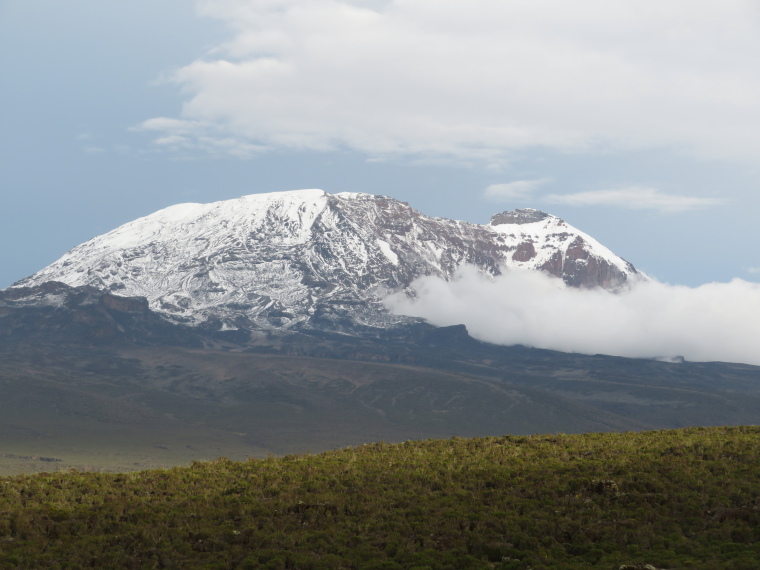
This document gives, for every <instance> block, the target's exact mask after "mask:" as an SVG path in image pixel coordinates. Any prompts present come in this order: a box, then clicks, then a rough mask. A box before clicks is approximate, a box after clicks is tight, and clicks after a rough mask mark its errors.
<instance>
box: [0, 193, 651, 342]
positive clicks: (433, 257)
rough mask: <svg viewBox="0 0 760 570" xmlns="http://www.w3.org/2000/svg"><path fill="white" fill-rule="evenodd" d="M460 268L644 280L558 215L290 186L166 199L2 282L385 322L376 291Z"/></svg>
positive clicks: (200, 317) (240, 317)
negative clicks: (488, 213) (207, 198)
mask: <svg viewBox="0 0 760 570" xmlns="http://www.w3.org/2000/svg"><path fill="white" fill-rule="evenodd" d="M464 264H471V265H474V266H476V267H478V268H479V269H480V270H481V271H483V272H487V273H490V274H492V275H497V274H499V273H501V272H502V271H505V270H509V269H511V268H527V269H536V270H541V271H545V272H547V273H549V274H551V275H554V276H556V277H559V278H561V279H562V280H563V281H564V282H565V283H566V284H567V285H569V286H573V287H603V288H606V289H609V290H618V289H620V288H622V287H625V286H626V284H627V283H628V282H630V281H632V280H634V281H635V280H640V279H646V276H645V275H643V274H642V273H640V272H638V271H637V270H636V269H635V268H634V267H633V266H632V265H631V264H630V263H628V262H627V261H625V260H623V259H621V258H620V257H618V256H616V255H615V254H613V253H612V252H611V251H610V250H608V249H607V248H605V247H604V246H602V245H601V244H600V243H598V242H597V241H596V240H594V239H593V238H591V237H590V236H588V235H586V234H584V233H583V232H581V231H579V230H577V229H575V228H573V227H572V226H570V225H569V224H567V223H565V222H564V221H563V220H561V219H559V218H557V217H555V216H552V215H549V214H546V213H544V212H539V211H538V210H527V209H526V210H516V211H514V212H502V213H500V214H496V215H495V216H493V218H492V219H491V223H490V224H489V225H478V224H472V223H467V222H461V221H455V220H449V219H445V218H430V217H427V216H425V215H423V214H421V213H420V212H418V211H416V210H414V209H412V208H411V207H409V205H408V204H406V203H404V202H399V201H397V200H394V199H392V198H388V197H386V196H374V195H370V194H360V193H340V194H328V193H327V192H324V191H322V190H298V191H292V192H278V193H270V194H254V195H250V196H243V197H241V198H237V199H234V200H226V201H221V202H214V203H211V204H179V205H176V206H171V207H169V208H165V209H163V210H160V211H158V212H155V213H154V214H151V215H149V216H146V217H144V218H139V219H137V220H134V221H132V222H129V223H127V224H124V225H122V226H120V227H118V228H116V229H115V230H113V231H111V232H108V233H106V234H104V235H101V236H98V237H96V238H93V239H91V240H90V241H87V242H85V243H83V244H81V245H79V246H77V247H75V248H74V249H72V250H71V251H70V252H68V253H66V254H65V255H64V256H63V257H61V258H60V259H59V260H58V261H56V262H55V263H53V264H51V265H49V266H48V267H46V268H44V269H42V270H41V271H39V272H37V273H35V274H34V275H31V276H30V277H27V278H25V279H22V280H21V281H19V282H17V283H16V284H14V285H13V287H33V286H37V285H41V284H43V283H46V282H49V281H59V282H63V283H65V284H68V285H71V286H90V287H94V288H96V289H100V290H102V291H107V292H110V293H113V294H117V295H123V296H129V297H134V296H138V297H145V298H146V299H147V300H148V303H149V305H150V307H151V309H153V310H154V311H157V312H158V313H159V314H161V315H162V316H163V317H165V318H167V319H168V320H170V321H173V322H177V323H185V324H191V325H204V326H206V327H210V328H212V329H214V330H231V329H252V330H257V329H258V330H283V329H291V330H297V329H299V328H308V329H324V330H338V331H348V330H350V329H351V328H352V327H354V326H357V325H359V326H361V325H366V326H372V327H388V326H391V325H393V324H395V323H398V322H403V321H404V320H405V317H398V316H393V315H390V314H389V313H388V312H387V311H386V310H385V309H384V308H383V305H382V299H383V298H384V296H385V295H386V294H387V293H388V292H390V291H396V290H399V289H404V288H406V287H408V286H409V285H410V284H411V283H412V281H413V280H414V279H415V278H417V277H420V276H424V275H436V276H440V277H443V278H444V279H449V278H450V277H452V276H453V274H454V273H455V271H456V270H457V269H458V268H460V267H461V266H462V265H464Z"/></svg>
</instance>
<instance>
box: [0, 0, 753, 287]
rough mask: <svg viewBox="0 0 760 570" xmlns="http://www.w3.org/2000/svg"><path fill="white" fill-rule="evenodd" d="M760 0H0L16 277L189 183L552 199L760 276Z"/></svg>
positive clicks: (8, 261)
mask: <svg viewBox="0 0 760 570" xmlns="http://www.w3.org/2000/svg"><path fill="white" fill-rule="evenodd" d="M757 61H760V4H759V3H758V2H756V1H755V0H723V1H722V2H714V1H713V0H670V1H669V2H661V1H659V0H636V1H631V0H576V1H575V2H572V3H568V2H564V1H562V0H509V1H503V2H493V1H492V0H468V1H467V2H464V1H462V0H436V1H435V2H432V1H430V0H308V1H306V0H198V1H192V0H161V1H160V2H156V1H147V0H132V1H130V2H102V1H97V0H69V1H67V2H65V3H63V2H56V1H50V0H48V1H46V0H35V1H29V0H0V77H2V88H0V120H1V121H2V122H1V123H0V188H1V190H0V197H1V198H2V203H1V204H2V205H0V239H1V240H2V247H1V248H0V288H2V287H7V286H9V285H11V284H12V283H13V282H15V281H16V280H18V279H21V278H22V277H25V276H26V275H29V274H31V273H34V272H35V271H37V270H39V269H41V268H42V267H44V266H45V265H47V264H49V263H51V262H53V261H55V260H56V259H57V258H58V257H60V256H61V255H62V254H63V253H65V252H66V251H68V250H69V249H71V248H72V247H74V246H75V245H77V244H79V243H81V242H83V241H86V240H87V239H90V238H92V237H94V236H96V235H99V234H101V233H104V232H106V231H108V230H110V229H113V228H114V227H116V226H118V225H120V224H122V223H125V222H128V221H130V220H132V219H135V218H137V217H140V216H144V215H147V214H149V213H152V212H154V211H156V210H158V209H161V208H163V207H166V206H169V205H172V204H176V203H181V202H211V201H217V200H224V199H230V198H236V197H238V196H241V195H246V194H252V193H259V192H274V191H280V190H293V189H300V188H322V189H324V190H326V191H328V192H332V193H335V192H343V191H356V192H368V193H372V194H384V195H388V196H391V197H394V198H397V199H399V200H403V201H406V202H409V204H410V205H411V206H412V207H414V208H416V209H418V210H420V211H421V212H423V213H425V214H427V215H430V216H444V217H448V218H455V219H462V220H466V221H469V222H475V223H487V222H488V220H489V219H490V217H491V215H493V214H495V213H497V212H501V211H504V210H512V209H515V208H523V207H532V208H538V209H541V210H544V211H547V212H550V213H552V214H555V215H558V216H560V217H561V218H563V219H565V220H566V221H567V222H568V223H570V224H572V225H574V226H575V227H577V228H579V229H581V230H583V231H584V232H586V233H588V234H590V235H592V236H594V237H595V238H596V239H598V240H599V241H600V242H601V243H603V244H604V245H606V246H607V247H608V248H610V249H611V250H612V251H614V252H615V253H617V254H618V255H620V256H622V257H623V258H625V259H626V260H628V261H630V262H631V263H633V264H634V265H635V266H636V267H637V268H639V269H641V270H643V271H644V272H646V273H647V274H649V275H651V276H652V277H654V278H656V279H657V280H658V281H660V282H662V283H666V284H670V285H672V286H674V287H677V286H685V287H690V288H699V287H701V286H703V285H707V284H710V283H724V284H725V283H729V282H731V281H732V280H734V279H740V280H743V281H746V282H749V283H757V282H758V281H760V248H759V247H758V246H759V245H760V223H758V215H759V214H760V192H758V184H760V160H759V159H760V66H758V65H757Z"/></svg>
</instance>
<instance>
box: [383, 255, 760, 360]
mask: <svg viewBox="0 0 760 570" xmlns="http://www.w3.org/2000/svg"><path fill="white" fill-rule="evenodd" d="M412 290H413V291H414V293H415V295H416V297H415V298H410V297H408V296H407V295H406V294H404V293H396V294H393V295H391V296H389V297H388V298H387V299H386V306H387V307H388V308H389V309H390V310H391V311H392V312H394V313H396V314H404V315H410V316H415V317H422V318H425V319H427V320H428V321H429V322H430V323H432V324H434V325H437V326H448V325H454V324H465V325H466V326H467V328H468V330H469V331H470V334H471V335H472V336H473V337H475V338H477V339H479V340H483V341H487V342H491V343H494V344H503V345H514V344H522V345H526V346H533V347H538V348H547V349H553V350H559V351H563V352H579V353H586V354H609V355H617V356H626V357H642V358H656V357H672V356H683V357H685V358H686V359H687V360H692V361H725V362H743V363H747V364H755V365H760V352H758V350H757V346H758V340H760V319H758V318H757V316H758V315H760V284H758V283H751V282H747V281H743V280H741V279H735V280H733V281H731V282H730V283H711V284H707V285H702V286H700V287H694V288H690V287H685V286H673V285H665V284H662V283H657V282H648V283H639V284H636V285H635V286H633V287H632V288H631V289H630V290H628V291H625V292H623V293H619V294H613V293H608V292H607V291H604V290H580V289H574V288H569V287H566V286H565V285H564V283H563V282H562V281H561V280H559V279H556V278H553V277H550V276H547V275H545V274H543V273H540V272H537V271H507V272H505V273H504V274H503V275H501V276H499V277H496V278H493V277H490V276H484V275H483V274H481V273H479V272H478V271H477V269H475V268H473V267H464V268H462V269H461V270H460V271H459V272H458V273H457V275H456V276H455V277H454V279H452V280H451V281H449V282H446V281H444V280H442V279H440V278H437V277H423V278H420V279H417V280H416V281H415V282H414V283H413V285H412Z"/></svg>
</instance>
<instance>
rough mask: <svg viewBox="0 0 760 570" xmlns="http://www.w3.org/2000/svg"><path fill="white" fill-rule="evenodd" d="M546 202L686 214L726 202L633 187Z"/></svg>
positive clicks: (550, 198)
mask: <svg viewBox="0 0 760 570" xmlns="http://www.w3.org/2000/svg"><path fill="white" fill-rule="evenodd" d="M543 201H545V202H549V203H551V204H569V205H571V206H616V207H619V208H628V209H632V210H658V211H660V212H683V211H686V210H696V209H699V208H707V207H710V206H719V205H722V204H724V203H725V201H724V200H721V199H718V198H703V197H698V196H679V195H675V194H664V193H662V192H660V191H659V190H657V189H655V188H647V187H643V186H631V187H628V188H619V189H616V190H593V191H589V192H578V193H576V194H548V195H546V196H544V197H543Z"/></svg>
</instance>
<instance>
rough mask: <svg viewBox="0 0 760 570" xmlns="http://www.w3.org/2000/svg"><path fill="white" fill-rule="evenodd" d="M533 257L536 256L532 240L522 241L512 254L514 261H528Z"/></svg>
mask: <svg viewBox="0 0 760 570" xmlns="http://www.w3.org/2000/svg"><path fill="white" fill-rule="evenodd" d="M534 257H536V248H535V247H534V246H533V242H532V241H524V242H522V243H521V244H520V245H518V246H517V249H516V250H515V252H514V253H513V254H512V259H513V260H514V261H530V260H531V259H533V258H534Z"/></svg>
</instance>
